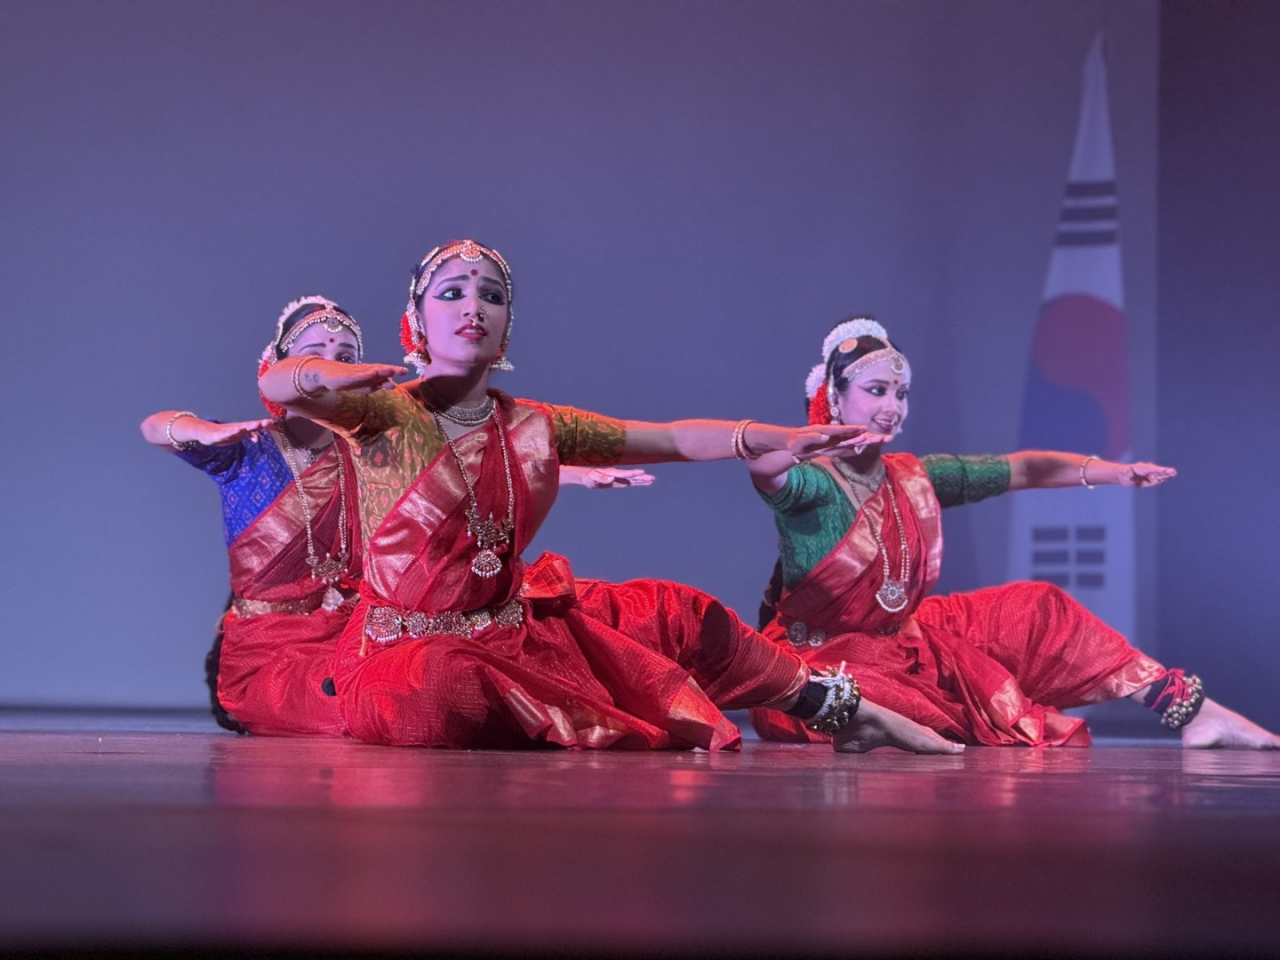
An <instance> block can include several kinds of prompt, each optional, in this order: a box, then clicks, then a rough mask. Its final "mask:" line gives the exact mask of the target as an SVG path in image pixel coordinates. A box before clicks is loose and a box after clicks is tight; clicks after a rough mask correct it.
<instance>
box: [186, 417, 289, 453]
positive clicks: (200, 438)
mask: <svg viewBox="0 0 1280 960" xmlns="http://www.w3.org/2000/svg"><path fill="white" fill-rule="evenodd" d="M182 419H183V420H185V421H186V422H185V423H183V424H182V426H183V428H185V429H183V433H186V434H188V435H189V439H190V440H194V441H195V442H196V443H200V444H203V445H204V446H206V447H225V446H228V445H230V444H233V443H239V442H240V441H241V440H243V439H244V438H245V437H254V436H256V435H257V433H258V431H259V430H265V429H266V428H267V427H269V426H271V420H234V421H232V422H231V423H213V422H211V421H209V420H198V419H196V418H195V417H184V418H182ZM179 423H182V421H181V420H180V421H179Z"/></svg>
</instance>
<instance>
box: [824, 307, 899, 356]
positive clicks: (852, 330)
mask: <svg viewBox="0 0 1280 960" xmlns="http://www.w3.org/2000/svg"><path fill="white" fill-rule="evenodd" d="M858 337H875V338H876V339H878V340H883V341H884V342H885V343H886V344H887V343H888V342H889V332H888V331H887V330H885V328H884V327H883V326H881V325H880V323H878V322H877V321H875V320H872V319H871V318H870V317H854V318H853V319H852V320H846V321H845V322H844V323H841V324H839V325H838V326H837V327H836V328H835V329H834V330H832V331H831V332H830V333H828V334H827V335H826V337H825V338H824V339H823V341H822V361H823V363H826V361H827V360H828V359H829V358H830V357H831V352H832V351H833V350H835V348H836V347H838V346H840V344H842V343H844V342H845V341H846V340H856V339H857V338H858Z"/></svg>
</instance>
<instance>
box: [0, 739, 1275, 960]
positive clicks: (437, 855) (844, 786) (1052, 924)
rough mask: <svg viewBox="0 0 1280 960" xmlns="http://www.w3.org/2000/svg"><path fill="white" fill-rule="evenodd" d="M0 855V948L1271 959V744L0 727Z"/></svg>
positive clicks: (86, 952)
mask: <svg viewBox="0 0 1280 960" xmlns="http://www.w3.org/2000/svg"><path fill="white" fill-rule="evenodd" d="M0 851H3V852H2V854H0V858H2V867H0V878H2V879H0V954H3V955H9V956H13V955H16V954H18V953H21V952H23V951H36V952H38V953H41V954H42V955H46V956H54V955H57V956H67V955H74V956H99V955H102V954H103V953H104V952H106V951H108V950H110V949H116V950H119V951H120V952H121V955H123V954H124V953H125V952H128V953H130V954H133V953H137V952H149V953H150V954H151V955H153V956H161V955H183V956H192V955H197V954H201V955H203V952H205V951H219V952H217V953H216V954H215V953H212V952H210V953H209V955H217V956H255V957H256V956H280V955H304V954H311V953H324V954H350V955H373V954H375V953H379V952H399V951H404V952H413V953H415V954H419V955H421V954H431V953H435V954H446V955H455V956H499V955H521V956H545V955H566V954H572V955H579V956H597V955H601V954H612V955H621V956H653V955H662V956H695V955H697V956H711V955H715V956H724V955H738V956H769V957H773V956H788V957H804V958H814V957H823V956H841V957H857V956H915V955H927V956H992V955H1003V956H1027V955H1038V956H1112V955H1143V956H1153V957H1156V956H1159V957H1169V956H1197V955H1209V954H1212V955H1215V956H1221V955H1227V954H1236V955H1266V954H1280V753H1273V754H1251V753H1244V752H1225V751H1211V752H1197V753H1191V752H1183V751H1182V750H1180V749H1179V748H1178V747H1177V746H1176V745H1173V744H1171V743H1169V742H1167V741H1166V742H1154V741H1153V742H1142V741H1112V742H1104V743H1102V744H1101V745H1098V746H1095V747H1093V748H1089V749H1063V750H1030V749H1017V748H1001V749H995V748H987V749H982V748H970V749H969V751H968V752H967V753H966V754H965V755H964V756H962V757H915V756H910V755H906V754H903V753H899V752H896V751H888V750H881V751H877V752H875V753H872V754H869V755H865V756H836V755H834V754H833V753H831V752H830V751H829V750H828V749H826V748H822V747H790V746H780V745H773V744H764V743H760V742H747V743H746V744H745V745H744V749H743V751H742V752H741V753H735V754H718V755H709V754H706V753H665V754H623V753H586V752H582V753H570V752H565V751H540V752H527V753H465V752H444V751H429V750H413V749H403V748H383V747H372V746H364V745H360V744H355V743H346V742H332V741H318V740H283V739H257V738H249V737H235V736H233V735H230V734H225V733H222V732H218V731H216V728H213V727H212V724H211V722H210V721H206V720H203V719H195V718H182V717H176V716H174V717H165V716H150V717H146V716H138V717H132V718H131V717H119V716H116V717H109V716H108V717H105V718H97V719H95V718H91V717H90V718H86V717H83V716H79V715H66V716H57V715H51V716H49V717H45V718H43V719H41V718H35V719H33V718H31V717H26V718H19V719H15V717H13V716H8V717H4V716H2V715H0ZM228 951H230V952H228ZM291 951H297V952H296V953H294V952H291Z"/></svg>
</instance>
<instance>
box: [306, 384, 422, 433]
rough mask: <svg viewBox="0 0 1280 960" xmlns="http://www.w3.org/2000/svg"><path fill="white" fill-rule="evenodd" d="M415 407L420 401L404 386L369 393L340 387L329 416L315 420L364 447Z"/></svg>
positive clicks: (411, 414) (403, 420) (404, 419)
mask: <svg viewBox="0 0 1280 960" xmlns="http://www.w3.org/2000/svg"><path fill="white" fill-rule="evenodd" d="M416 410H417V404H415V403H414V401H413V398H412V397H411V396H409V393H408V391H406V390H405V389H404V387H401V386H396V387H394V388H392V389H391V390H373V391H371V392H369V393H361V392H359V391H356V390H340V391H338V405H337V406H336V407H335V408H334V409H333V411H332V412H331V413H330V414H329V416H328V417H327V418H326V419H324V420H317V421H316V422H317V423H320V424H322V425H323V426H326V427H328V428H329V429H330V430H332V431H333V432H334V433H336V434H338V435H339V436H343V437H346V438H347V439H348V440H350V441H351V442H352V443H354V444H356V445H357V446H361V447H362V446H364V445H365V444H368V443H369V442H370V441H372V440H375V439H376V438H378V437H380V436H381V435H382V434H384V433H386V432H387V431H388V430H390V429H391V428H392V427H396V426H402V425H404V424H405V423H406V422H407V421H409V420H410V419H412V418H413V417H414V414H415V413H416Z"/></svg>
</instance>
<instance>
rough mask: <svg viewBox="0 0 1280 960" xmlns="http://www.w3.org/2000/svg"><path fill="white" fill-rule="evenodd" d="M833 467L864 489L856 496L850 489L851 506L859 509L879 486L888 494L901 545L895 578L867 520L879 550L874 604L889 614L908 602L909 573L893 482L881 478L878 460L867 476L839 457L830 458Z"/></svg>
mask: <svg viewBox="0 0 1280 960" xmlns="http://www.w3.org/2000/svg"><path fill="white" fill-rule="evenodd" d="M832 462H834V463H835V465H836V470H838V471H839V472H840V475H841V476H842V477H844V478H845V479H846V480H848V481H849V482H850V483H853V484H856V485H857V486H860V487H862V488H864V489H865V490H866V491H867V492H866V494H865V495H864V496H863V497H862V498H861V499H859V497H858V495H857V491H856V490H855V491H854V500H855V503H854V506H855V507H856V508H857V509H859V510H861V509H862V504H864V503H865V502H866V501H867V498H869V497H870V496H871V495H872V494H873V493H875V492H876V490H877V489H879V488H880V487H881V486H882V485H883V486H884V487H885V490H886V492H887V493H888V494H889V504H890V506H891V507H892V509H893V519H894V520H895V522H896V523H897V524H898V542H899V546H900V548H901V551H902V552H901V556H902V564H901V567H900V569H899V573H898V578H897V579H896V580H895V579H894V578H893V574H892V573H891V571H890V570H889V554H888V553H887V552H886V551H885V548H884V541H883V540H881V539H880V531H879V529H877V527H876V525H875V524H874V523H870V524H869V525H870V527H871V536H873V537H874V538H875V541H876V546H877V547H878V548H879V552H880V562H881V564H882V570H881V572H882V574H883V577H882V581H883V582H882V583H881V584H880V589H879V590H877V591H876V603H878V604H880V607H881V608H882V609H884V610H886V611H887V612H889V613H901V612H902V611H903V610H904V609H906V606H907V604H908V603H909V602H910V599H911V597H910V594H909V593H908V592H907V578H908V577H909V576H910V575H911V558H910V556H909V554H908V553H907V531H906V528H905V527H903V525H902V514H901V513H899V512H898V498H897V496H896V495H895V494H894V492H893V484H892V483H887V482H886V480H885V469H884V463H883V462H881V463H878V464H877V467H878V469H876V470H873V471H872V472H871V474H870V475H866V474H861V473H859V472H858V471H856V470H854V469H853V467H851V466H850V465H849V464H847V463H845V462H844V461H843V460H839V459H834V458H833V461H832Z"/></svg>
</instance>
